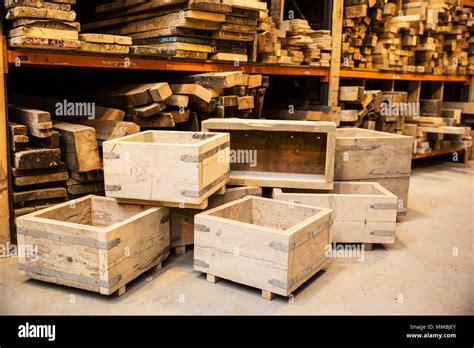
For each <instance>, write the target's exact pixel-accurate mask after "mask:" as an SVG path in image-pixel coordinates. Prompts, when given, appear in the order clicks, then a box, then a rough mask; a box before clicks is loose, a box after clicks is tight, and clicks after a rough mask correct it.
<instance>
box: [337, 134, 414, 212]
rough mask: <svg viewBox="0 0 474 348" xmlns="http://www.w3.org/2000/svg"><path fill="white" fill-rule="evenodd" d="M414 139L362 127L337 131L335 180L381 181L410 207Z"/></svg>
mask: <svg viewBox="0 0 474 348" xmlns="http://www.w3.org/2000/svg"><path fill="white" fill-rule="evenodd" d="M413 142H414V138H413V137H410V136H404V135H398V134H390V133H384V132H377V131H371V130H367V129H360V128H341V129H337V130H336V155H335V160H334V161H335V163H334V180H336V181H365V182H378V183H379V184H381V185H382V186H383V187H385V188H386V189H387V190H389V191H390V192H392V193H393V194H395V195H396V196H397V197H398V212H399V214H405V213H406V212H407V207H408V188H409V184H410V174H411V162H412V152H413Z"/></svg>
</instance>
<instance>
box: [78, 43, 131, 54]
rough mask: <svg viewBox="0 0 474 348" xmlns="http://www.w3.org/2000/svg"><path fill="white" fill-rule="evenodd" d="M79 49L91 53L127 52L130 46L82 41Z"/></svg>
mask: <svg viewBox="0 0 474 348" xmlns="http://www.w3.org/2000/svg"><path fill="white" fill-rule="evenodd" d="M80 50H81V51H83V52H91V53H105V54H128V53H129V52H130V47H129V46H124V45H116V44H108V43H94V42H84V41H82V42H81V47H80Z"/></svg>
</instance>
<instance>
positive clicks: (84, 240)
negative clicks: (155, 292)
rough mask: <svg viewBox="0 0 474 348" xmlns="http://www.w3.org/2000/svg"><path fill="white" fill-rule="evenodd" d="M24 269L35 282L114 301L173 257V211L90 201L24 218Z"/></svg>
mask: <svg viewBox="0 0 474 348" xmlns="http://www.w3.org/2000/svg"><path fill="white" fill-rule="evenodd" d="M16 222H17V231H18V232H17V233H18V245H19V246H20V247H23V248H26V247H28V246H35V247H36V248H37V255H20V257H19V264H20V269H21V270H23V271H25V272H26V273H27V275H28V276H30V277H31V278H34V279H39V280H42V281H47V282H51V283H56V284H61V285H67V286H72V287H75V288H79V289H85V290H90V291H95V292H99V293H101V294H103V295H110V294H112V293H114V292H116V291H119V295H121V294H123V293H125V286H126V284H127V283H129V282H130V281H131V280H133V279H135V278H136V277H138V276H139V275H140V274H142V273H144V272H146V271H147V270H149V269H151V268H153V267H158V268H159V267H160V266H161V263H162V262H163V260H165V259H166V258H167V257H168V255H169V246H170V236H169V211H168V208H160V207H150V206H141V205H131V204H120V203H118V202H117V200H115V199H113V198H105V197H98V196H86V197H83V198H80V199H77V200H73V201H69V202H66V203H62V204H58V205H56V206H53V207H50V208H47V209H43V210H40V211H37V212H34V213H32V214H29V215H25V216H22V217H19V218H18V219H17V220H16Z"/></svg>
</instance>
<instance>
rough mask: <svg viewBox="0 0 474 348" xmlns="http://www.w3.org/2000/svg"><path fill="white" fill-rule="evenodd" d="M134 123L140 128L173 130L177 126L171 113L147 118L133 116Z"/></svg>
mask: <svg viewBox="0 0 474 348" xmlns="http://www.w3.org/2000/svg"><path fill="white" fill-rule="evenodd" d="M133 122H134V123H136V124H137V125H139V126H140V128H173V127H174V126H175V125H176V123H175V122H174V119H173V115H172V114H171V113H170V112H163V113H158V114H155V115H152V116H150V117H146V118H143V117H137V116H133Z"/></svg>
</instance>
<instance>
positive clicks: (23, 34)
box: [4, 0, 81, 50]
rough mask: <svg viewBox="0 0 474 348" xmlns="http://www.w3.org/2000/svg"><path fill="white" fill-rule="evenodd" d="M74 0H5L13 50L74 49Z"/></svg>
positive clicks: (76, 42) (76, 28) (77, 43)
mask: <svg viewBox="0 0 474 348" xmlns="http://www.w3.org/2000/svg"><path fill="white" fill-rule="evenodd" d="M75 2H76V1H75V0H58V1H55V0H48V1H43V0H5V1H4V5H5V10H6V17H5V18H6V19H7V20H8V22H9V24H10V29H9V30H8V31H7V37H8V44H9V45H10V46H12V47H23V48H46V49H54V50H77V49H79V48H80V47H81V42H80V41H79V31H80V29H81V28H80V24H79V23H78V22H75V20H76V13H75V12H74V11H73V10H71V5H72V4H74V3H75Z"/></svg>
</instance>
